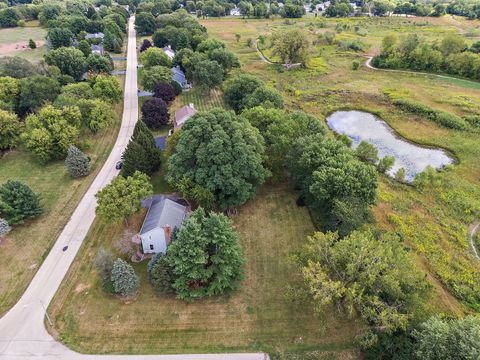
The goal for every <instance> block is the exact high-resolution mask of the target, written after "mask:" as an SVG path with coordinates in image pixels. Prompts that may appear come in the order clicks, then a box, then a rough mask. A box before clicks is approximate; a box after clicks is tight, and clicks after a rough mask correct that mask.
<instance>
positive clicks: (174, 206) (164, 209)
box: [140, 197, 187, 235]
mask: <svg viewBox="0 0 480 360" xmlns="http://www.w3.org/2000/svg"><path fill="white" fill-rule="evenodd" d="M186 216H187V208H186V207H185V206H183V205H180V204H179V203H176V202H175V201H172V200H170V199H167V198H165V197H162V198H161V199H158V200H154V201H153V203H152V205H151V206H150V208H149V209H148V212H147V216H146V217H145V220H144V221H143V225H142V229H141V230H140V235H142V234H145V233H147V232H149V231H150V230H153V229H155V228H163V227H165V225H170V226H171V228H172V229H174V228H180V227H181V225H182V222H183V220H184V219H185V217H186Z"/></svg>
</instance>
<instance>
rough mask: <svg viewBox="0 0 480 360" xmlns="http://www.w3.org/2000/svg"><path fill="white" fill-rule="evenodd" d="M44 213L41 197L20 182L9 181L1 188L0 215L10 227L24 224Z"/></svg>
mask: <svg viewBox="0 0 480 360" xmlns="http://www.w3.org/2000/svg"><path fill="white" fill-rule="evenodd" d="M42 212H43V208H42V205H41V204H40V195H38V194H35V193H34V192H33V191H32V189H30V188H29V187H28V186H27V185H25V184H24V183H22V182H20V181H16V180H8V181H7V182H6V183H4V184H3V185H2V186H0V214H1V215H2V216H3V217H4V218H5V219H6V220H7V221H8V223H9V224H10V225H16V224H23V222H24V221H25V220H27V219H33V218H36V217H37V216H39V215H40V214H41V213H42Z"/></svg>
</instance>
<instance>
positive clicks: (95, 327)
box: [50, 185, 360, 354]
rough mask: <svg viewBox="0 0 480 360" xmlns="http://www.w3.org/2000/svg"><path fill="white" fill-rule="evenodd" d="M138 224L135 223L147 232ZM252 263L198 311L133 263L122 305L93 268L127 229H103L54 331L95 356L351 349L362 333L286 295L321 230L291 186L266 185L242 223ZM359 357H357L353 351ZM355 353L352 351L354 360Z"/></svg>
mask: <svg viewBox="0 0 480 360" xmlns="http://www.w3.org/2000/svg"><path fill="white" fill-rule="evenodd" d="M141 219H142V216H141V215H140V216H138V217H137V221H136V222H135V224H136V226H137V227H138V226H140V225H141ZM234 222H235V227H236V228H237V230H238V231H239V232H240V234H241V242H242V246H243V249H244V252H245V256H246V259H247V262H246V265H245V280H244V281H243V284H242V286H241V288H240V290H239V291H238V292H236V293H234V294H233V295H232V296H231V297H220V298H212V299H206V300H202V301H197V302H194V303H191V304H188V303H185V302H183V301H180V300H176V299H174V298H173V297H165V296H163V297H158V296H156V295H155V293H154V292H153V290H152V288H151V286H150V285H149V284H148V283H147V279H146V263H145V262H143V263H140V264H136V265H135V269H136V271H137V273H138V274H140V276H141V282H142V288H141V292H140V295H139V296H138V298H137V299H136V300H135V301H132V302H129V303H124V302H122V301H120V300H117V299H115V298H113V297H111V295H107V294H106V293H104V292H103V291H102V290H101V287H100V285H99V278H98V277H97V276H96V275H95V276H92V274H94V269H93V268H92V262H93V259H94V257H95V253H96V251H97V249H98V247H99V246H104V247H108V248H110V247H111V242H112V240H113V239H115V238H116V237H118V236H119V235H120V234H121V231H122V226H112V225H102V224H100V223H99V222H97V221H96V222H95V225H94V226H93V228H92V229H91V232H90V235H89V237H88V238H87V240H86V241H85V243H84V246H83V248H82V249H81V251H80V253H79V256H78V257H77V259H76V261H75V263H74V265H73V267H72V269H71V270H70V273H69V276H67V280H66V281H65V282H64V284H63V285H62V288H61V290H60V291H59V293H58V294H57V296H56V298H55V300H54V302H53V305H52V306H51V309H50V311H51V315H52V316H53V318H54V322H55V331H56V332H58V333H59V335H60V337H61V338H62V339H63V341H64V342H65V343H66V344H67V345H69V346H70V347H72V348H73V349H76V350H79V351H82V352H83V351H85V352H91V353H103V352H128V353H154V352H156V353H188V352H215V351H220V352H223V351H245V350H254V349H262V350H273V349H276V348H277V347H278V348H280V349H297V350H302V349H320V350H346V351H347V352H350V349H352V348H353V345H352V339H353V338H354V336H355V334H356V333H357V332H358V331H359V329H360V326H359V324H357V323H356V322H354V321H346V320H342V319H340V318H335V317H334V316H333V315H332V316H331V317H329V318H327V319H321V320H320V319H317V318H315V317H314V316H313V314H312V311H311V309H310V308H309V307H308V306H306V305H302V304H298V305H297V304H294V303H292V302H290V301H288V300H287V299H286V298H285V289H286V287H287V286H288V285H289V284H290V283H292V281H294V280H295V278H296V276H295V272H294V271H293V268H292V265H291V264H290V262H289V260H288V256H289V255H290V254H291V252H292V251H295V249H298V247H299V246H301V244H302V243H303V242H304V240H305V237H306V236H307V235H309V234H311V233H312V231H313V227H312V224H311V222H310V219H309V216H308V213H307V212H306V210H305V208H298V207H297V206H296V205H295V195H294V193H292V191H291V190H289V189H288V188H287V187H286V186H284V185H281V186H272V185H267V186H265V188H264V189H263V190H262V191H261V193H260V195H259V196H258V197H257V198H256V199H255V200H254V201H251V202H249V203H248V204H247V205H246V206H244V207H243V208H242V209H241V210H240V212H239V214H238V215H237V216H236V217H234ZM351 351H353V353H354V350H351ZM353 353H352V354H353Z"/></svg>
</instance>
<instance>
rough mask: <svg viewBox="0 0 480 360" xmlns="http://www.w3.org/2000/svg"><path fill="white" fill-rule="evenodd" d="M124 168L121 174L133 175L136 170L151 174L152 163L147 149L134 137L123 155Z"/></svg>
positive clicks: (124, 175) (125, 175)
mask: <svg viewBox="0 0 480 360" xmlns="http://www.w3.org/2000/svg"><path fill="white" fill-rule="evenodd" d="M122 161H123V164H122V170H121V171H120V174H121V175H122V176H123V177H127V176H131V175H132V174H133V173H134V172H135V171H137V170H138V171H140V172H142V173H144V174H147V175H151V172H150V164H149V158H148V155H147V152H146V151H145V149H144V148H143V147H142V146H141V145H140V144H139V143H137V142H136V141H134V140H133V139H132V140H130V141H129V142H128V145H127V148H126V149H125V151H124V152H123V155H122Z"/></svg>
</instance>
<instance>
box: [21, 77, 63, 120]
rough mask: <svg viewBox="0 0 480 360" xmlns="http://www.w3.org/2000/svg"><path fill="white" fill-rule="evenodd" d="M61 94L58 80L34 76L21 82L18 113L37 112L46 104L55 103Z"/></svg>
mask: <svg viewBox="0 0 480 360" xmlns="http://www.w3.org/2000/svg"><path fill="white" fill-rule="evenodd" d="M59 93H60V84H59V83H58V81H57V80H55V79H53V78H50V77H46V76H32V77H27V78H25V79H22V80H21V81H20V99H19V103H18V111H19V113H20V114H21V115H23V114H26V113H27V112H29V111H33V110H37V109H38V108H39V107H41V106H42V105H43V104H45V103H46V102H53V101H54V100H55V99H56V98H57V96H58V94H59Z"/></svg>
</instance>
